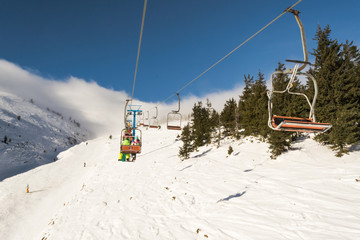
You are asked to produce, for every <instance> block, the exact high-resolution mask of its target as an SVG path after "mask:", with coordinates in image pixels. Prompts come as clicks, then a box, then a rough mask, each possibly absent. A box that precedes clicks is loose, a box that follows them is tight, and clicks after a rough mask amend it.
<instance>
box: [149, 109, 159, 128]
mask: <svg viewBox="0 0 360 240" xmlns="http://www.w3.org/2000/svg"><path fill="white" fill-rule="evenodd" d="M155 109H156V114H155V116H153V117H152V118H150V119H149V127H150V128H159V120H158V119H157V117H158V109H157V107H155Z"/></svg>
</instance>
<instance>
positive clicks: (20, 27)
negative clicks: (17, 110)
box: [0, 0, 360, 101]
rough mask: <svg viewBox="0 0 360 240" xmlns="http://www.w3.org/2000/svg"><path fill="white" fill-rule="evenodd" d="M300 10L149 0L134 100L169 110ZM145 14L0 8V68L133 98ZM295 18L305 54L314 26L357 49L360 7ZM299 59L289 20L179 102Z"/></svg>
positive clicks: (78, 1) (132, 4)
mask: <svg viewBox="0 0 360 240" xmlns="http://www.w3.org/2000/svg"><path fill="white" fill-rule="evenodd" d="M295 2H296V0H292V1H289V0H273V1H267V0H251V1H250V0H249V1H248V0H242V1H240V0H196V1H194V0H182V1H175V0H148V7H147V12H146V19H145V26H144V32H143V40H142V41H143V42H142V46H141V54H140V61H139V68H138V76H137V81H136V87H135V94H134V97H135V98H137V99H140V100H142V101H162V100H164V99H165V98H166V97H168V96H169V95H171V94H172V93H174V92H175V91H177V90H178V89H180V88H181V87H182V86H184V85H185V84H186V83H187V82H189V81H191V80H192V79H194V78H195V77H196V76H198V75H199V74H200V73H202V72H203V71H204V70H206V69H207V68H208V67H209V66H211V65H212V64H213V63H215V62H216V61H217V60H219V59H220V58H221V57H223V56H224V55H225V54H227V53H228V52H230V51H231V50H232V49H234V48H235V47H236V46H237V45H239V44H240V43H241V42H243V41H244V40H246V39H247V38H248V37H250V36H251V35H252V34H254V33H255V32H256V31H258V30H259V29H260V28H261V27H263V26H264V25H265V24H267V23H268V22H269V21H271V20H272V19H274V18H275V17H276V16H278V15H279V14H280V13H281V12H282V11H283V10H284V9H285V8H287V7H288V6H290V5H292V4H294V3H295ZM143 4H144V1H143V0H107V1H103V0H96V1H95V0H86V1H85V0H72V1H69V0H63V1H46V0H42V1H40V0H33V1H28V0H12V1H4V0H1V6H0V58H1V59H5V60H7V61H10V62H13V63H15V64H17V65H19V66H21V67H23V68H25V69H28V70H30V71H32V72H34V73H36V74H38V75H41V76H43V77H46V78H51V79H55V80H58V81H63V80H65V79H67V78H68V77H70V76H74V77H77V78H82V79H85V80H86V81H95V82H97V83H98V84H99V85H100V86H103V87H105V88H109V89H114V90H125V91H126V92H127V93H128V94H131V90H132V83H133V78H134V69H135V63H136V54H137V47H138V41H139V34H140V24H141V16H142V11H143ZM295 9H297V10H299V11H300V12H301V14H300V18H301V20H302V21H303V24H304V26H305V32H306V39H307V42H308V48H309V50H311V49H312V48H314V47H315V42H314V41H313V37H314V35H315V32H316V29H317V26H318V25H320V26H321V27H325V26H326V25H327V24H329V25H330V27H331V29H332V37H333V38H336V39H338V40H339V41H340V42H344V41H345V40H353V41H354V43H355V44H356V45H358V46H359V45H360V31H359V22H360V15H359V14H358V11H359V10H360V1H357V0H346V1H335V0H318V1H310V0H303V1H302V2H301V3H299V4H298V5H297V6H296V8H295ZM302 58H303V56H302V50H301V42H300V33H299V29H298V26H297V24H296V21H295V19H294V17H293V15H292V14H290V13H287V14H285V15H284V16H282V17H281V18H280V19H278V20H277V21H276V22H275V23H274V24H272V25H271V26H270V27H269V28H267V29H266V30H265V31H263V32H262V33H261V34H259V35H258V36H257V37H255V38H254V39H252V40H251V41H250V42H248V43H247V44H245V45H244V46H243V47H241V48H240V49H238V50H237V51H236V52H235V53H233V54H232V55H231V56H230V57H228V58H227V59H226V60H224V61H223V62H222V63H220V64H219V65H217V66H216V67H214V68H213V69H212V70H210V71H209V72H208V73H206V74H205V75H204V76H202V77H201V78H199V79H198V80H197V81H196V82H194V83H193V84H191V85H190V86H189V87H187V88H186V89H184V90H183V91H182V92H181V94H182V95H190V94H193V95H196V96H203V95H206V94H208V93H211V92H216V91H222V90H229V89H232V88H234V87H236V86H241V85H242V84H243V75H244V74H251V75H256V74H257V73H258V71H261V72H262V73H264V74H265V77H266V78H268V77H269V74H270V73H271V72H272V71H273V70H274V68H275V67H276V66H277V62H278V61H282V62H284V60H285V59H300V60H301V59H302ZM310 60H313V58H312V57H310ZM289 67H290V66H289ZM239 94H240V93H239ZM173 100H175V99H173Z"/></svg>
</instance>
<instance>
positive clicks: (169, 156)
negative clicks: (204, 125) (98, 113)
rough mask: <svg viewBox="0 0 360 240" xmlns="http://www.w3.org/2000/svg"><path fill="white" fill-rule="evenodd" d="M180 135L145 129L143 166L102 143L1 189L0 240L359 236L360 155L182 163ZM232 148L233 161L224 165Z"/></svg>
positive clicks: (206, 156) (240, 148)
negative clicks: (359, 180)
mask: <svg viewBox="0 0 360 240" xmlns="http://www.w3.org/2000/svg"><path fill="white" fill-rule="evenodd" d="M163 128H164V127H163ZM177 134H179V132H177V131H167V130H165V129H161V130H155V129H149V130H144V133H143V135H144V136H143V138H144V143H143V151H142V152H143V153H142V154H140V155H138V157H137V161H136V162H119V161H117V158H118V154H119V142H120V139H119V138H113V139H111V140H110V139H108V138H107V137H103V138H98V139H95V140H92V141H89V142H88V144H86V143H82V144H80V145H78V146H75V147H73V148H71V149H69V150H68V151H65V152H62V153H61V154H60V155H59V159H60V160H59V161H57V162H55V163H52V164H48V165H45V166H41V167H38V168H36V169H33V170H31V171H29V172H26V173H24V174H21V175H17V176H14V177H12V178H9V179H6V180H4V181H2V182H0V203H1V207H0V238H1V239H43V240H45V239H46V240H50V239H299V240H300V239H357V237H358V236H360V207H359V204H358V203H359V202H360V197H359V194H358V192H359V190H360V182H356V181H355V179H357V178H359V177H360V176H359V172H360V171H359V170H360V165H359V161H360V153H359V152H352V153H351V154H350V155H348V156H344V157H343V158H336V157H334V153H333V152H331V151H330V150H328V149H327V148H326V147H324V146H321V145H319V144H318V143H316V142H315V141H313V140H312V139H303V140H299V141H298V142H297V143H296V144H295V146H294V147H295V149H296V150H293V151H290V152H288V153H285V154H283V155H282V156H280V157H279V158H278V159H277V160H270V158H269V155H270V154H269V153H268V150H267V147H268V146H267V144H266V143H262V142H258V141H257V140H254V139H252V140H249V139H247V140H241V141H240V142H232V141H231V140H226V141H223V143H222V147H221V148H218V149H217V148H216V146H214V145H210V146H206V147H202V148H200V149H199V152H196V153H193V154H192V155H191V156H192V158H191V159H189V160H185V161H183V162H181V161H180V160H179V158H178V157H177V154H178V150H179V147H180V146H181V142H180V141H175V138H176V135H177ZM252 141H254V142H253V143H252ZM229 145H231V146H232V147H233V149H234V154H233V155H231V156H229V157H226V156H227V149H228V146H229ZM84 163H86V167H84ZM26 184H29V185H30V191H31V193H29V194H27V193H25V190H26Z"/></svg>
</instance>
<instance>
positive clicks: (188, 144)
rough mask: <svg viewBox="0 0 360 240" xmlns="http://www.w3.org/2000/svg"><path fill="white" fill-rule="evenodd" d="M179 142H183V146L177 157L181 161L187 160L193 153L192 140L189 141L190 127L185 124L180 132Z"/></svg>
mask: <svg viewBox="0 0 360 240" xmlns="http://www.w3.org/2000/svg"><path fill="white" fill-rule="evenodd" d="M180 140H181V141H182V142H183V146H182V147H180V149H179V157H180V158H181V159H182V160H185V159H189V157H190V153H191V152H192V151H193V147H192V139H191V129H190V125H189V124H187V125H186V126H185V127H184V128H183V130H182V132H181V137H180Z"/></svg>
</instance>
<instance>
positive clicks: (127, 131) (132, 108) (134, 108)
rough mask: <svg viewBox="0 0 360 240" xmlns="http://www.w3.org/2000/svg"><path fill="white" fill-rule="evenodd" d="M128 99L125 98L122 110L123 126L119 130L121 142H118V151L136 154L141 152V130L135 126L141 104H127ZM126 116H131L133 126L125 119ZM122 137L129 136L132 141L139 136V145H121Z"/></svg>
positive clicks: (140, 113) (140, 112)
mask: <svg viewBox="0 0 360 240" xmlns="http://www.w3.org/2000/svg"><path fill="white" fill-rule="evenodd" d="M129 101H130V100H129V99H127V100H126V104H125V110H124V124H125V128H124V129H122V130H121V143H120V152H121V153H124V154H127V153H132V154H137V153H141V144H142V132H141V130H139V129H137V128H136V116H137V115H142V110H140V107H141V105H129ZM128 116H133V120H132V123H133V126H131V125H130V124H128V123H129V120H128V119H127V117H128ZM124 137H129V139H130V142H132V141H133V140H134V139H135V138H136V137H139V139H140V144H139V145H123V144H122V140H124V139H123V138H124Z"/></svg>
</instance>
